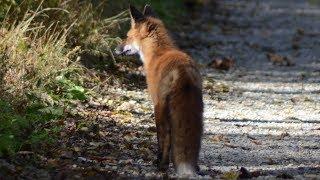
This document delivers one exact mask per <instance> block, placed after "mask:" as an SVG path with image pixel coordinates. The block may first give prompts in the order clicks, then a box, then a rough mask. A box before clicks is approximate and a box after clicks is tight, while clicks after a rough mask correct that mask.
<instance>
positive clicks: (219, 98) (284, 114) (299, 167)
mask: <svg viewBox="0 0 320 180" xmlns="http://www.w3.org/2000/svg"><path fill="white" fill-rule="evenodd" d="M218 2H219V3H218V5H217V8H216V10H212V8H211V9H210V10H209V9H208V10H204V12H203V14H202V15H201V16H202V18H199V20H198V21H195V22H193V26H197V27H200V28H197V29H199V30H196V31H193V32H192V33H190V34H182V35H183V36H184V38H186V39H189V40H190V42H193V43H190V44H184V48H187V49H188V50H189V52H190V53H191V54H193V56H194V57H196V59H199V60H200V62H202V63H208V62H210V60H211V59H212V58H219V57H232V58H233V59H235V61H236V65H235V68H233V69H231V70H230V71H228V72H221V71H218V70H213V69H208V70H206V71H205V72H204V76H205V87H206V84H209V85H210V83H212V84H218V85H219V84H220V85H221V84H222V85H223V86H225V87H228V88H227V92H226V93H210V91H209V94H210V95H209V94H206V95H205V112H204V117H205V135H204V140H203V149H202V152H201V163H202V165H203V168H204V169H206V168H209V169H214V170H221V171H230V170H232V169H234V170H236V169H239V167H241V166H243V167H246V168H247V169H248V170H250V171H257V170H259V171H261V172H263V173H265V175H279V174H281V173H285V174H290V175H293V176H296V175H303V174H305V173H306V174H317V175H319V176H320V103H319V100H320V83H319V82H320V6H319V4H313V3H311V1H292V0H282V1H276V0H269V1H250V0H249V1H218ZM194 42H197V44H195V43H194ZM267 53H273V54H277V55H280V56H283V57H287V58H289V59H290V61H292V62H293V63H294V65H293V66H279V65H275V64H273V63H271V62H270V61H269V59H268V58H267V56H266V54H267ZM297 177H298V176H297ZM305 177H307V175H305Z"/></svg>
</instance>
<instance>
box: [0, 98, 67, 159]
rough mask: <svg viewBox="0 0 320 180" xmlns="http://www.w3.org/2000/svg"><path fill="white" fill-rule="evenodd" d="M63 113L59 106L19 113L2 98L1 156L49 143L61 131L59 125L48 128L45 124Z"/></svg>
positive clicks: (0, 120) (0, 115)
mask: <svg viewBox="0 0 320 180" xmlns="http://www.w3.org/2000/svg"><path fill="white" fill-rule="evenodd" d="M62 115H63V110H62V109H59V108H58V107H56V108H53V107H51V109H50V110H49V109H48V108H43V109H40V108H39V107H37V108H32V107H30V108H28V109H27V111H26V113H25V114H24V115H20V114H17V113H16V112H15V110H14V109H13V108H12V107H11V106H10V104H9V103H7V102H5V101H3V100H1V99H0V122H1V126H0V157H1V156H10V155H12V154H14V153H15V152H17V151H20V150H21V151H22V150H24V151H31V150H32V149H36V148H39V147H41V148H44V146H43V145H49V144H50V143H52V142H53V141H54V138H55V137H56V135H57V132H58V131H59V128H60V127H59V126H55V128H46V127H44V126H43V125H44V124H45V123H47V122H49V121H50V120H55V119H58V118H60V117H62Z"/></svg>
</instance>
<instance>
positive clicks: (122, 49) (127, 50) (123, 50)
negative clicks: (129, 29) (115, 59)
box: [114, 44, 139, 55]
mask: <svg viewBox="0 0 320 180" xmlns="http://www.w3.org/2000/svg"><path fill="white" fill-rule="evenodd" d="M114 52H115V53H116V54H117V55H134V54H138V52H139V50H138V49H137V48H136V47H135V46H133V45H131V44H120V45H118V46H117V47H116V49H115V51H114Z"/></svg>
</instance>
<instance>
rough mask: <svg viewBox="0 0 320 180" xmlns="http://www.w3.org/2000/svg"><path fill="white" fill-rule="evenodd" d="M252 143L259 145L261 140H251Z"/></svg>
mask: <svg viewBox="0 0 320 180" xmlns="http://www.w3.org/2000/svg"><path fill="white" fill-rule="evenodd" d="M251 142H252V143H254V144H256V145H261V144H262V142H261V141H258V140H252V141H251Z"/></svg>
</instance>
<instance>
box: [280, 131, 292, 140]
mask: <svg viewBox="0 0 320 180" xmlns="http://www.w3.org/2000/svg"><path fill="white" fill-rule="evenodd" d="M287 136H290V134H289V133H288V132H284V133H281V134H280V136H279V137H278V140H282V139H284V138H285V137H287Z"/></svg>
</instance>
